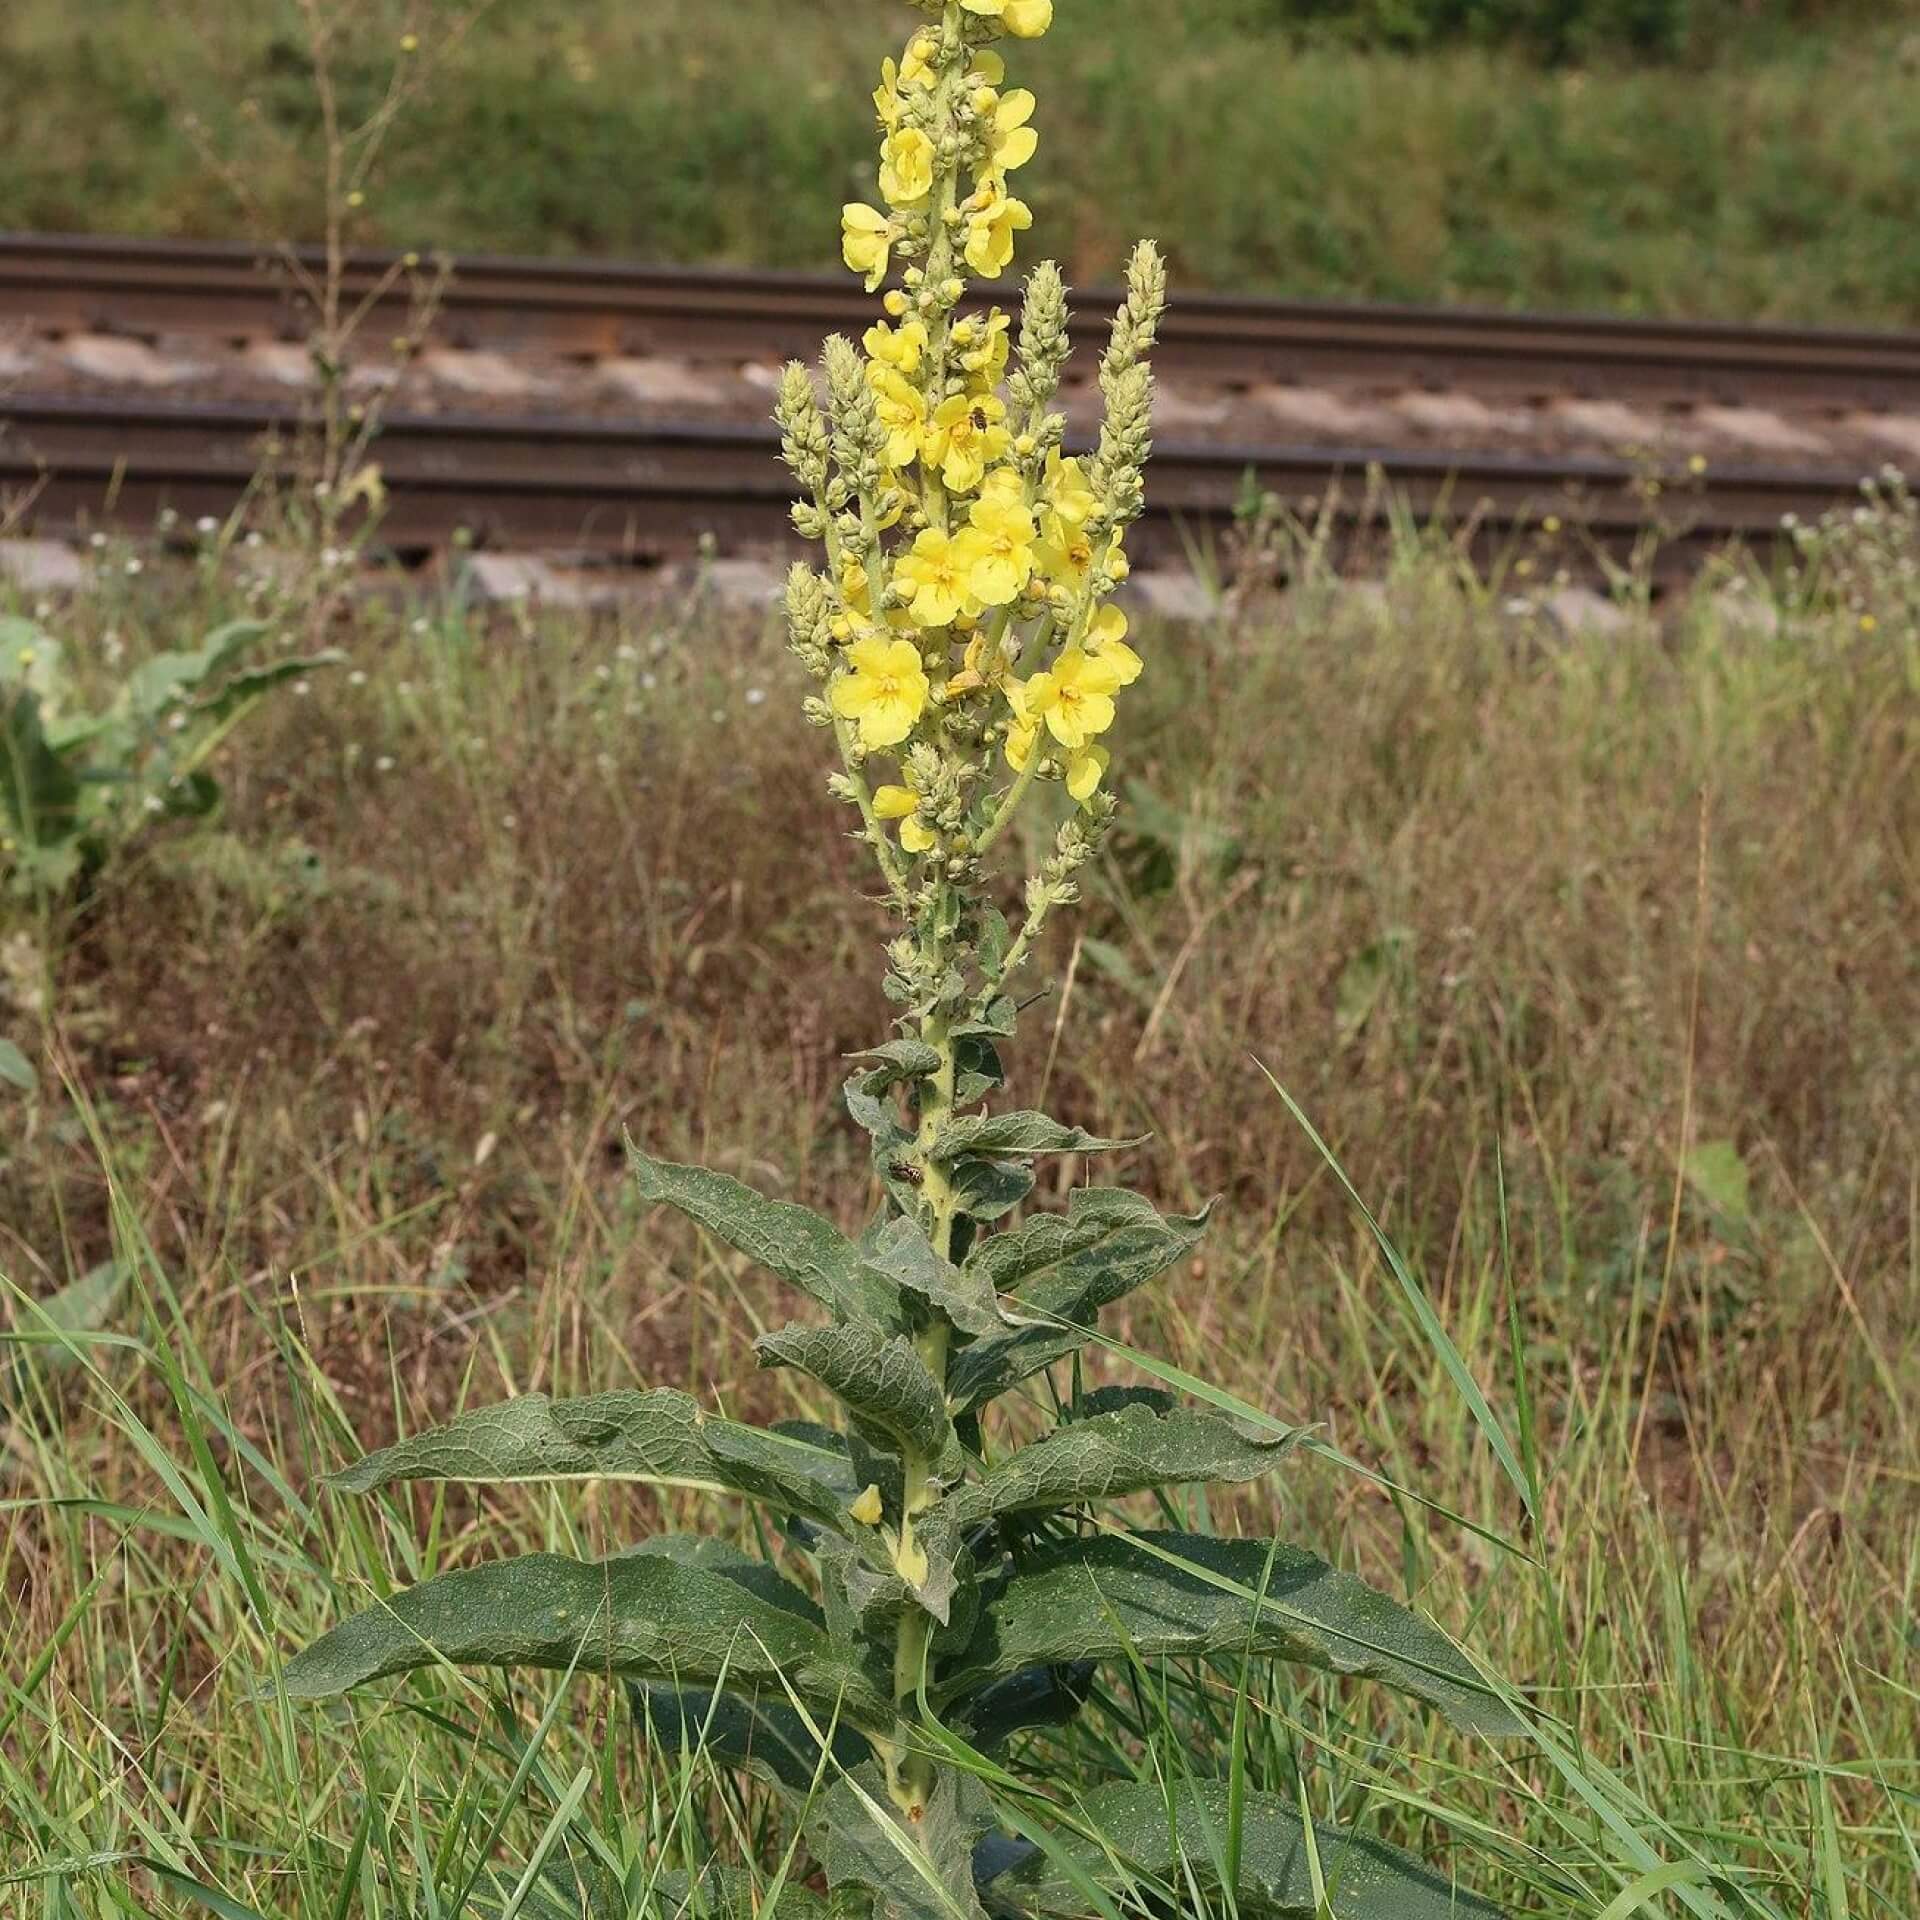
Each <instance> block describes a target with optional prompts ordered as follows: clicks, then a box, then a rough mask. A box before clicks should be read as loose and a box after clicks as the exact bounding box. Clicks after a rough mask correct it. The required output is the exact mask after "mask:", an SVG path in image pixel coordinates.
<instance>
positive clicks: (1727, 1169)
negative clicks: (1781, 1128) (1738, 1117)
mask: <svg viewBox="0 0 1920 1920" xmlns="http://www.w3.org/2000/svg"><path fill="white" fill-rule="evenodd" d="M1681 1166H1682V1170H1683V1171H1684V1173H1685V1174H1686V1180H1687V1185H1688V1186H1690V1187H1691V1188H1692V1189H1693V1190H1694V1192H1695V1193H1697V1194H1698V1195H1699V1196H1700V1198H1701V1199H1702V1200H1704V1201H1705V1202H1706V1203H1707V1205H1708V1207H1709V1208H1710V1209H1711V1210H1712V1211H1713V1212H1715V1213H1717V1214H1719V1215H1720V1217H1721V1218H1722V1219H1723V1220H1725V1221H1727V1222H1728V1223H1729V1224H1730V1225H1732V1226H1736V1227H1744V1226H1745V1225H1746V1224H1747V1222H1748V1220H1749V1219H1750V1218H1751V1217H1752V1211H1753V1175H1752V1174H1751V1173H1750V1172H1749V1171H1748V1169H1747V1163H1746V1162H1745V1161H1744V1160H1743V1159H1741V1157H1740V1149H1739V1148H1738V1147H1736V1146H1735V1145H1734V1144H1733V1142H1732V1141H1731V1140H1702V1141H1701V1142H1699V1144H1698V1145H1696V1146H1693V1147H1690V1148H1689V1149H1688V1150H1687V1154H1686V1158H1685V1159H1684V1160H1683V1161H1682V1163H1681Z"/></svg>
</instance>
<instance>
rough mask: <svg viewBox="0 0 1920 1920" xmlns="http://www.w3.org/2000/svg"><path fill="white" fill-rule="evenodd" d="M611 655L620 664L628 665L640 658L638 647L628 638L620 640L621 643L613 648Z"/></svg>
mask: <svg viewBox="0 0 1920 1920" xmlns="http://www.w3.org/2000/svg"><path fill="white" fill-rule="evenodd" d="M613 657H614V658H615V659H616V660H618V661H619V662H620V664H621V665H622V666H625V667H630V666H632V665H633V664H634V662H635V661H636V660H638V659H639V658H640V649H639V648H638V647H636V646H635V645H634V644H633V642H632V641H630V640H627V641H622V642H621V644H620V645H619V646H617V647H616V648H615V649H614V652H613Z"/></svg>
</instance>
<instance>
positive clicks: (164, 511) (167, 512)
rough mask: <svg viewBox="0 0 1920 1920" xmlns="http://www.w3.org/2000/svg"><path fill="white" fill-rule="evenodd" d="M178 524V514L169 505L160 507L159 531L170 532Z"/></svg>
mask: <svg viewBox="0 0 1920 1920" xmlns="http://www.w3.org/2000/svg"><path fill="white" fill-rule="evenodd" d="M179 524H180V516H179V515H178V514H177V513H176V512H174V510H173V509H172V508H171V507H162V508H161V509H160V531H161V532H162V533H171V532H172V531H173V530H174V528H175V527H177V526H178V525H179Z"/></svg>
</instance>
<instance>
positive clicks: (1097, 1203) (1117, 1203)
mask: <svg viewBox="0 0 1920 1920" xmlns="http://www.w3.org/2000/svg"><path fill="white" fill-rule="evenodd" d="M1210 1211H1211V1210H1209V1212H1210ZM1207 1219H1208V1214H1206V1213H1201V1214H1196V1215H1193V1216H1191V1217H1190V1218H1189V1217H1181V1216H1177V1215H1176V1216H1173V1217H1171V1218H1163V1217H1162V1216H1161V1215H1160V1214H1159V1213H1158V1212H1157V1211H1155V1209H1154V1207H1153V1205H1152V1204H1151V1202H1149V1201H1147V1200H1144V1199H1142V1198H1141V1196H1140V1195H1139V1194H1137V1193H1127V1192H1125V1191H1123V1190H1122V1189H1120V1188H1118V1187H1083V1188H1080V1189H1079V1190H1077V1191H1076V1192H1075V1193H1074V1195H1073V1197H1072V1199H1071V1200H1070V1201H1069V1202H1068V1206H1067V1211H1066V1213H1065V1214H1041V1215H1037V1216H1036V1217H1035V1218H1033V1219H1031V1220H1027V1221H1024V1222H1022V1224H1021V1225H1020V1226H1018V1227H1016V1228H1015V1229H1014V1230H1013V1231H1012V1232H1011V1233H1003V1234H998V1235H996V1236H995V1237H994V1238H992V1239H990V1240H986V1241H983V1242H982V1243H981V1244H980V1245H979V1246H978V1247H977V1248H976V1249H975V1250H974V1252H973V1254H972V1255H971V1256H970V1257H969V1259H968V1260H967V1263H966V1271H967V1272H969V1273H976V1272H977V1273H978V1274H979V1275H980V1277H981V1279H982V1280H983V1281H984V1282H985V1284H986V1285H987V1286H988V1287H990V1288H991V1289H992V1290H993V1292H994V1293H995V1294H998V1295H1011V1296H1013V1298H1014V1301H1015V1311H1016V1312H1017V1313H1019V1315H1020V1317H1022V1318H1031V1319H1032V1320H1033V1321H1034V1322H1035V1323H1036V1324H1033V1325H1029V1326H1025V1327H1022V1328H1019V1329H1017V1330H1015V1331H1011V1332H1007V1333H1001V1334H996V1335H994V1336H993V1337H991V1338H989V1339H986V1340H982V1341H980V1342H979V1343H978V1344H976V1345H974V1346H971V1347H968V1348H967V1349H965V1351H964V1352H961V1353H958V1354H956V1355H955V1356H954V1360H953V1365H952V1368H951V1370H950V1371H949V1374H948V1378H947V1389H948V1392H949V1393H950V1394H951V1395H952V1397H953V1400H954V1404H955V1406H956V1407H957V1408H961V1409H969V1408H973V1407H977V1406H980V1405H982V1404H983V1403H985V1402H986V1401H989V1400H992V1399H995V1398H996V1397H997V1396H999V1395H1000V1394H1002V1393H1005V1392H1006V1390H1007V1389H1008V1388H1009V1387H1011V1386H1013V1385H1014V1384H1015V1383H1016V1382H1017V1381H1020V1380H1023V1379H1025V1378H1026V1376H1027V1375H1028V1374H1031V1373H1036V1372H1038V1371H1039V1370H1040V1369H1041V1368H1042V1367H1047V1366H1051V1365H1052V1364H1053V1363H1054V1361H1056V1360H1059V1359H1062V1358H1064V1357H1065V1356H1066V1355H1067V1354H1070V1353H1072V1352H1073V1351H1074V1350H1075V1349H1076V1348H1078V1347H1080V1346H1082V1345H1084V1344H1085V1340H1086V1335H1085V1333H1084V1332H1083V1331H1081V1329H1083V1328H1087V1327H1090V1326H1091V1325H1092V1324H1093V1323H1094V1322H1095V1320H1096V1319H1097V1318H1098V1316H1099V1312H1100V1309H1101V1308H1102V1307H1108V1306H1111V1305H1113V1303H1114V1302H1115V1301H1117V1300H1121V1299H1124V1298H1125V1297H1126V1296H1127V1295H1128V1294H1130V1293H1132V1292H1134V1291H1135V1290H1136V1289H1137V1288H1140V1287H1143V1286H1145V1285H1147V1284H1148V1283H1149V1282H1150V1281H1153V1280H1157V1279H1158V1278H1159V1277H1160V1275H1161V1274H1163V1273H1164V1272H1166V1270H1167V1269H1168V1268H1169V1267H1171V1266H1172V1265H1173V1264H1174V1263H1175V1262H1176V1261H1178V1260H1180V1259H1182V1258H1184V1257H1185V1256H1186V1255H1187V1254H1189V1253H1190V1252H1192V1250H1193V1248H1194V1247H1195V1246H1196V1245H1197V1244H1198V1242H1199V1239H1200V1236H1201V1234H1202V1233H1204V1232H1205V1231H1206V1225H1207ZM1061 1323H1064V1324H1061Z"/></svg>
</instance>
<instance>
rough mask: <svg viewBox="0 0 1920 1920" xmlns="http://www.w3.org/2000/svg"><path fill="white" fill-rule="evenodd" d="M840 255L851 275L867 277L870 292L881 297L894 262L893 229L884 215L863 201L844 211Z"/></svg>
mask: <svg viewBox="0 0 1920 1920" xmlns="http://www.w3.org/2000/svg"><path fill="white" fill-rule="evenodd" d="M840 227H841V240H840V254H841V258H842V259H844V260H845V261H846V263H847V266H848V268H849V270H850V271H852V272H854V273H864V274H865V275H866V276H867V291H868V292H869V293H877V292H878V291H879V288H880V282H881V281H882V280H884V279H885V278H886V277H887V267H888V265H889V264H890V263H891V262H892V259H893V228H892V226H891V225H890V224H889V222H888V220H887V217H886V215H885V214H883V213H876V212H875V211H874V210H873V208H872V207H868V206H863V205H862V204H861V203H860V202H859V201H857V200H855V201H852V202H850V203H849V204H848V205H847V206H845V207H843V208H841V210H840Z"/></svg>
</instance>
